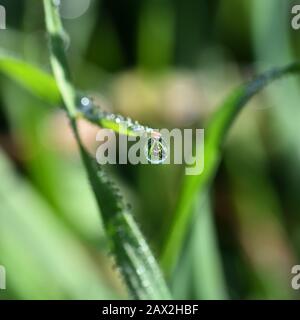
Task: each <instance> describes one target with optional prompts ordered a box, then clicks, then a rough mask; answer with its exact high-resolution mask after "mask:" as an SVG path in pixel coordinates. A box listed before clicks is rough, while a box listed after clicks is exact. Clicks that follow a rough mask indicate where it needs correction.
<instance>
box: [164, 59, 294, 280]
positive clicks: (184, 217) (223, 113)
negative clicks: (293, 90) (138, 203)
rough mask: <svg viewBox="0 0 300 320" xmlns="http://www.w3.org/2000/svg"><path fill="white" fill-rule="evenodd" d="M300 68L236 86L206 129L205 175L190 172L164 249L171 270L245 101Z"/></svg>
mask: <svg viewBox="0 0 300 320" xmlns="http://www.w3.org/2000/svg"><path fill="white" fill-rule="evenodd" d="M299 72H300V63H298V62H297V63H293V64H290V65H288V66H285V67H282V68H276V69H273V70H270V71H268V72H266V73H264V74H262V75H261V76H258V77H257V78H256V79H254V80H253V81H251V82H249V83H247V84H246V85H243V86H241V87H239V88H238V89H236V90H235V91H234V92H233V93H232V94H231V95H230V96H229V97H228V98H227V99H226V100H225V102H224V103H223V104H222V105H221V106H220V108H218V110H217V111H216V112H215V114H214V115H213V117H212V119H211V120H210V122H209V123H208V126H207V128H206V131H205V146H204V161H205V164H204V165H205V168H204V171H203V173H202V174H201V175H198V176H196V175H195V176H188V175H186V176H185V177H184V180H183V184H182V192H181V194H180V196H179V200H178V204H177V208H176V211H175V215H174V219H173V221H172V224H171V227H170V231H169V233H168V236H167V239H166V241H165V245H164V248H163V252H162V257H161V264H162V266H163V269H164V271H165V272H166V274H170V273H171V272H172V270H173V268H174V266H175V264H176V262H177V259H178V256H179V254H180V251H181V248H182V243H183V241H184V238H185V236H186V232H187V228H188V226H189V223H190V220H191V214H192V210H191V209H192V206H193V204H194V201H195V197H196V196H199V194H200V195H202V194H203V192H204V191H205V189H206V188H207V187H208V185H209V183H210V182H211V181H212V179H213V177H214V175H215V172H216V170H217V167H218V164H219V162H220V158H221V147H222V145H223V143H224V140H225V138H226V135H227V132H228V130H229V129H230V126H231V124H232V123H233V121H234V120H235V118H236V116H237V115H238V113H239V111H240V110H241V109H242V108H243V107H244V106H245V104H246V103H247V102H248V101H249V100H250V99H251V98H252V97H253V96H254V95H255V94H256V93H258V92H259V91H260V90H262V89H263V88H264V87H265V86H266V85H267V84H269V83H270V82H272V81H274V80H276V79H278V78H281V77H282V76H284V75H287V74H297V73H299Z"/></svg>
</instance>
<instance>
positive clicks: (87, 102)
mask: <svg viewBox="0 0 300 320" xmlns="http://www.w3.org/2000/svg"><path fill="white" fill-rule="evenodd" d="M80 103H81V105H82V106H84V107H87V106H89V105H90V104H91V100H90V99H89V98H88V97H82V98H81V100H80Z"/></svg>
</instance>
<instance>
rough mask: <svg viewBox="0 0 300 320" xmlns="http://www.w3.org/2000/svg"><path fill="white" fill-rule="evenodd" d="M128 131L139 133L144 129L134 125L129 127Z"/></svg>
mask: <svg viewBox="0 0 300 320" xmlns="http://www.w3.org/2000/svg"><path fill="white" fill-rule="evenodd" d="M130 129H131V130H132V131H134V132H140V131H144V130H145V128H144V127H143V126H141V125H140V124H138V123H135V124H133V125H132V126H130Z"/></svg>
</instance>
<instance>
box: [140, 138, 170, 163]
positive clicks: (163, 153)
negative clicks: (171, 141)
mask: <svg viewBox="0 0 300 320" xmlns="http://www.w3.org/2000/svg"><path fill="white" fill-rule="evenodd" d="M145 156H146V158H147V160H148V161H149V162H150V163H152V164H160V163H163V162H165V161H166V159H167V157H168V148H167V145H166V143H165V141H164V140H163V139H162V137H161V135H160V134H159V133H155V134H153V135H151V137H150V138H149V139H148V140H147V143H146V146H145Z"/></svg>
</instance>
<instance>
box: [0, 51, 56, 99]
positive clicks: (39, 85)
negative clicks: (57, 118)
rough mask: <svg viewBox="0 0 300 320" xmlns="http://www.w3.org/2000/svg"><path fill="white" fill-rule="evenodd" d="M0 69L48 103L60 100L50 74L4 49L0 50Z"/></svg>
mask: <svg viewBox="0 0 300 320" xmlns="http://www.w3.org/2000/svg"><path fill="white" fill-rule="evenodd" d="M0 71H1V72H2V73H4V74H6V75H7V76H8V77H10V78H12V79H13V80H14V81H16V82H17V83H19V84H20V85H21V86H22V87H24V88H25V89H27V90H28V91H30V92H31V93H33V94H34V95H36V96H38V97H39V98H41V99H43V100H45V101H47V102H49V103H50V104H57V103H59V102H60V100H61V99H60V94H59V91H58V88H57V85H56V82H55V80H54V78H53V77H52V76H51V75H50V74H48V73H46V72H45V71H43V70H40V69H39V68H38V67H36V66H34V65H32V64H29V63H27V62H25V61H23V60H21V59H18V58H15V57H14V56H13V55H11V54H8V53H6V52H4V51H0Z"/></svg>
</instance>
